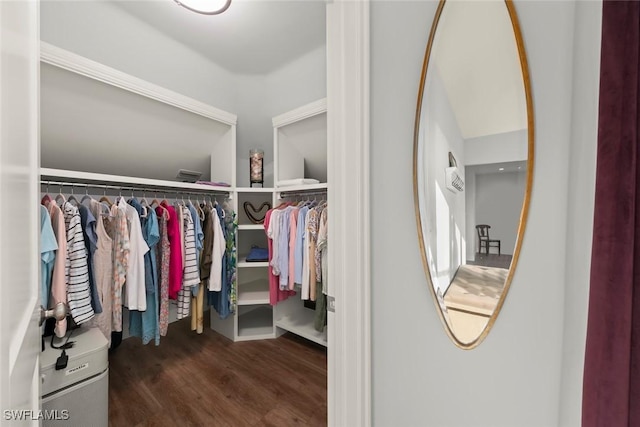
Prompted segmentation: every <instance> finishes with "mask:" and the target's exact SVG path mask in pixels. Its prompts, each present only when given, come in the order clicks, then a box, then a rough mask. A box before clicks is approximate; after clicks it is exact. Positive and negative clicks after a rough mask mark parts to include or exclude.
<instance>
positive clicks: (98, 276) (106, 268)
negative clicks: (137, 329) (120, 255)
mask: <svg viewBox="0 0 640 427" xmlns="http://www.w3.org/2000/svg"><path fill="white" fill-rule="evenodd" d="M102 206H103V205H102V204H101V203H100V202H98V201H97V200H91V202H90V206H89V210H90V211H91V213H92V214H93V216H94V217H95V218H96V237H97V246H96V250H95V252H94V254H93V259H92V261H93V263H92V264H93V265H92V267H93V273H94V275H95V283H96V292H97V294H98V298H99V299H100V305H101V306H102V313H99V314H96V316H95V317H94V318H93V320H92V321H91V323H90V324H89V326H95V327H98V328H99V329H100V331H101V332H102V334H103V335H104V336H105V338H106V339H107V341H108V342H109V345H111V332H112V323H113V307H112V302H113V301H112V300H113V286H114V283H113V273H114V265H115V261H114V250H113V242H114V237H115V236H110V235H109V234H108V233H107V228H106V227H105V222H107V223H108V222H109V221H110V218H109V217H108V216H107V218H103V216H102V213H101V212H102Z"/></svg>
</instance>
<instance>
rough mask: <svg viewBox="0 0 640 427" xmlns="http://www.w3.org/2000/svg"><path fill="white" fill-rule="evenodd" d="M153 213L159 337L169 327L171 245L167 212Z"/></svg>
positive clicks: (157, 211)
mask: <svg viewBox="0 0 640 427" xmlns="http://www.w3.org/2000/svg"><path fill="white" fill-rule="evenodd" d="M155 213H156V215H157V218H158V228H159V230H160V241H159V243H158V245H157V246H158V251H157V254H156V256H157V261H158V272H159V275H158V278H159V289H160V312H159V316H158V330H159V331H160V335H161V336H166V335H167V329H168V327H169V265H170V263H171V244H170V243H169V235H168V227H167V223H168V220H169V211H167V210H165V209H164V208H162V207H157V208H156V210H155Z"/></svg>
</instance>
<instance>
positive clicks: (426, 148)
mask: <svg viewBox="0 0 640 427" xmlns="http://www.w3.org/2000/svg"><path fill="white" fill-rule="evenodd" d="M532 167H533V108H532V101H531V91H530V83H529V75H528V66H527V60H526V55H525V51H524V45H523V42H522V36H521V34H520V28H519V25H518V19H517V16H516V12H515V9H514V6H513V4H512V2H511V1H510V0H506V1H454V0H442V1H441V2H440V4H439V6H438V9H437V11H436V16H435V19H434V22H433V26H432V28H431V34H430V37H429V42H428V44H427V50H426V54H425V59H424V65H423V69H422V77H421V80H420V90H419V92H418V106H417V111H416V125H415V133H414V198H415V208H416V219H417V225H418V236H419V243H420V248H421V251H422V261H423V265H424V268H425V273H426V276H427V282H428V284H429V288H430V291H431V293H432V295H433V297H434V301H435V303H436V306H437V307H438V312H439V313H440V317H441V319H442V321H443V323H444V326H445V329H446V331H447V333H448V335H449V336H450V337H451V339H452V340H453V341H454V343H455V344H456V345H458V346H459V347H461V348H465V349H471V348H474V347H476V346H477V345H478V344H480V342H482V340H483V339H484V338H485V337H486V336H487V334H488V333H489V331H490V329H491V327H492V326H493V324H494V322H495V320H496V318H497V316H498V313H499V312H500V308H501V307H502V305H503V303H504V301H505V297H506V295H507V291H508V290H509V286H510V284H511V280H512V278H513V275H514V272H515V268H516V264H517V261H518V255H519V253H520V246H521V244H522V239H523V235H524V231H525V225H526V219H527V212H528V207H529V197H530V194H531V184H532V177H533V176H532V173H533V171H532Z"/></svg>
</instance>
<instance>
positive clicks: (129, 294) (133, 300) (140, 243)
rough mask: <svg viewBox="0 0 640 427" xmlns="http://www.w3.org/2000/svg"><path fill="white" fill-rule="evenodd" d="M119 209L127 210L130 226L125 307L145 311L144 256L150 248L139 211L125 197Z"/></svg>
mask: <svg viewBox="0 0 640 427" xmlns="http://www.w3.org/2000/svg"><path fill="white" fill-rule="evenodd" d="M118 207H119V208H120V207H122V208H124V209H126V211H125V213H126V217H127V223H128V224H129V265H128V268H127V276H126V281H125V286H126V288H127V291H126V293H125V295H124V297H125V300H124V305H125V306H126V307H127V308H128V309H129V310H139V311H145V310H146V309H147V291H146V288H145V283H144V255H145V254H146V253H147V252H149V246H147V242H145V241H144V236H143V235H142V226H141V224H140V217H139V216H138V211H137V210H136V208H134V207H133V206H131V205H129V204H127V203H126V202H125V201H124V197H121V198H120V200H118Z"/></svg>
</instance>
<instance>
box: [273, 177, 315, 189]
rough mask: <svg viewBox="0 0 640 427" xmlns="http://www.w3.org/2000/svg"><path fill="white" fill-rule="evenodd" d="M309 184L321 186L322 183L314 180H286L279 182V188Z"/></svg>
mask: <svg viewBox="0 0 640 427" xmlns="http://www.w3.org/2000/svg"><path fill="white" fill-rule="evenodd" d="M307 184H320V181H318V180H317V179H313V178H296V179H284V180H282V181H278V187H290V186H292V185H307Z"/></svg>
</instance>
